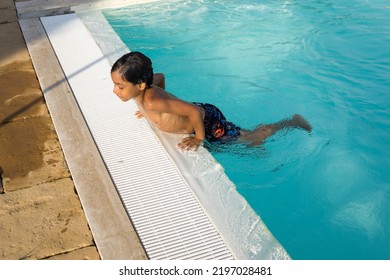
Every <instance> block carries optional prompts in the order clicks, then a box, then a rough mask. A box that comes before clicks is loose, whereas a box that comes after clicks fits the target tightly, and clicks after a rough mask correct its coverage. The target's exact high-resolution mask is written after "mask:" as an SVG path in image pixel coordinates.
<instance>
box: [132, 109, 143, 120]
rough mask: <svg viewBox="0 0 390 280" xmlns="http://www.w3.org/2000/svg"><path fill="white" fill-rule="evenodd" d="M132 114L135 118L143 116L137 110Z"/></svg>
mask: <svg viewBox="0 0 390 280" xmlns="http://www.w3.org/2000/svg"><path fill="white" fill-rule="evenodd" d="M134 116H135V117H136V118H137V119H140V118H143V116H144V115H142V113H141V112H140V111H137V112H135V113H134Z"/></svg>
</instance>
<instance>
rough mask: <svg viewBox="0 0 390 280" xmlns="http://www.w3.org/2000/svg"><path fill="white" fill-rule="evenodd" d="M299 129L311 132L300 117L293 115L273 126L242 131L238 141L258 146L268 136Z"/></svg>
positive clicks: (267, 125) (262, 126) (266, 125)
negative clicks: (282, 130) (287, 129)
mask: <svg viewBox="0 0 390 280" xmlns="http://www.w3.org/2000/svg"><path fill="white" fill-rule="evenodd" d="M289 127H291V128H301V129H304V130H306V131H307V132H311V129H312V128H311V125H310V124H309V123H308V122H307V120H306V119H305V118H304V117H302V116H301V115H298V114H296V115H294V116H293V117H292V118H291V119H286V120H282V121H279V122H277V123H274V124H265V125H260V126H258V127H256V128H255V129H254V130H252V131H250V130H243V131H242V134H241V136H240V138H239V141H244V142H249V143H250V144H251V145H260V144H262V143H263V142H264V141H265V139H267V138H268V137H269V136H271V135H273V134H275V133H276V132H277V131H279V130H281V129H284V128H289Z"/></svg>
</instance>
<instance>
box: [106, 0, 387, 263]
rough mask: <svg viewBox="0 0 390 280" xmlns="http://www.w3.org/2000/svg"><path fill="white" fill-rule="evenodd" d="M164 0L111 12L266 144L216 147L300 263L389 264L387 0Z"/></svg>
mask: <svg viewBox="0 0 390 280" xmlns="http://www.w3.org/2000/svg"><path fill="white" fill-rule="evenodd" d="M259 2H260V1H254V0H244V1H222V0H214V1H211V0H210V1H206V0H204V1H200V0H194V1H180V0H178V1H162V2H159V3H158V4H157V3H153V4H144V5H135V6H129V7H128V8H124V9H117V10H108V11H105V12H104V14H105V16H106V17H107V19H108V21H109V22H110V24H111V25H112V26H113V28H114V29H115V30H116V32H117V33H118V34H119V36H120V37H121V38H122V40H123V41H124V42H125V43H126V45H127V46H128V47H129V48H130V49H131V50H138V51H141V52H144V53H146V54H147V55H148V56H149V57H151V59H152V61H153V63H154V69H155V71H156V72H159V71H161V72H164V73H165V74H166V77H167V89H168V90H169V91H171V92H172V93H174V94H175V95H177V96H179V97H181V98H183V99H185V100H188V101H199V102H209V103H213V104H215V105H217V106H218V107H219V108H220V109H221V110H222V111H223V112H224V115H225V116H226V117H227V118H228V119H229V120H231V121H233V122H234V123H236V124H237V125H239V126H241V127H243V128H248V129H251V128H253V127H255V126H256V125H258V124H260V123H272V122H276V121H279V120H280V119H283V118H287V117H290V116H291V115H292V114H295V113H300V114H302V115H304V116H305V117H306V118H307V119H308V120H309V121H310V122H311V124H312V126H313V128H314V129H313V132H312V133H311V134H310V135H309V134H308V133H306V132H305V131H302V130H290V131H281V132H278V133H277V134H276V135H274V136H272V137H271V138H269V139H268V140H267V142H266V143H265V144H264V145H263V146H259V147H253V148H247V147H246V146H245V145H239V144H229V145H225V146H216V145H213V144H210V145H209V146H208V149H209V150H210V151H211V152H212V153H213V155H214V156H215V158H216V159H217V160H218V162H219V163H220V164H221V166H223V168H224V169H225V172H226V173H227V175H228V176H229V178H230V179H231V180H232V181H233V182H234V183H235V185H236V186H237V190H238V191H239V192H240V193H241V194H242V195H243V196H244V197H245V198H246V199H247V200H248V202H249V203H250V205H251V206H252V207H253V208H254V209H255V210H256V212H257V213H258V214H259V215H260V216H261V218H262V219H263V220H264V221H265V223H266V224H267V226H268V227H269V229H270V230H271V232H272V233H273V234H274V235H275V237H276V238H277V239H278V240H279V242H280V243H281V244H282V245H283V246H284V247H285V248H286V250H287V251H288V252H289V254H290V255H291V257H292V258H295V259H390V249H389V246H388V244H389V243H390V224H389V223H388V221H389V218H390V214H389V213H390V203H389V202H390V184H389V182H390V173H389V170H390V164H389V160H388V158H390V149H389V143H390V139H389V138H390V135H389V133H388V132H389V131H390V110H389V109H388V108H390V95H389V93H390V76H389V73H390V51H389V48H388V46H389V45H390V9H388V8H386V6H388V4H386V1H384V0H376V1H365V0H355V1H343V0H338V1H336V0H332V1H314V0H313V1H303V2H302V1H301V2H299V1H298V2H297V1H261V3H259Z"/></svg>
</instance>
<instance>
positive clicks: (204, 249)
mask: <svg viewBox="0 0 390 280" xmlns="http://www.w3.org/2000/svg"><path fill="white" fill-rule="evenodd" d="M41 21H42V23H43V25H44V27H45V30H46V33H47V35H48V37H49V40H50V42H51V44H52V46H53V48H54V50H55V52H56V54H57V57H58V60H59V61H60V63H61V66H62V69H63V71H64V73H65V74H66V77H67V79H68V82H69V84H70V85H71V88H72V91H73V93H74V95H75V97H76V99H77V102H78V105H79V107H80V109H81V112H82V113H83V116H84V118H85V120H86V123H87V124H88V127H89V129H90V131H91V134H92V136H93V138H94V140H95V143H96V145H97V147H98V149H99V151H100V153H101V155H102V158H103V160H104V161H105V164H106V167H107V169H108V171H109V172H110V174H111V177H112V179H113V182H114V183H115V186H116V188H117V190H118V192H119V194H120V196H121V198H122V202H123V204H124V206H125V208H126V209H127V211H128V213H129V216H130V218H131V220H132V222H133V224H134V227H135V228H136V230H137V232H138V235H139V237H140V239H141V241H142V243H143V245H144V248H145V250H146V252H147V254H148V256H149V257H150V258H151V259H197V258H201V259H233V255H232V253H231V251H230V250H229V248H228V247H227V246H226V244H225V243H224V241H223V239H222V238H221V235H220V234H219V233H218V231H217V230H216V228H215V227H214V225H213V224H212V223H211V221H210V219H209V218H208V216H207V215H206V213H205V212H204V210H203V208H202V207H201V206H200V204H199V202H198V201H197V199H196V196H195V195H194V194H193V192H192V191H191V188H190V187H189V186H188V184H187V182H186V181H185V180H184V179H183V177H182V175H181V174H180V172H179V171H178V169H177V167H176V166H175V165H174V164H173V162H172V161H171V160H170V158H169V157H168V155H167V153H166V151H165V150H164V148H163V147H162V146H161V143H160V142H159V141H158V139H157V138H156V135H155V134H154V133H153V131H152V130H151V128H150V126H149V125H148V123H147V122H146V121H145V120H141V121H140V120H137V119H136V118H130V117H129V116H130V115H133V114H134V112H135V111H136V109H137V108H136V106H135V103H134V102H133V101H131V102H127V103H123V102H121V101H120V100H119V99H118V98H117V97H116V96H114V94H113V93H112V82H111V79H110V75H109V72H110V65H109V63H108V60H107V59H106V58H105V57H104V55H103V54H102V52H101V50H100V49H99V47H98V46H97V45H96V43H95V41H94V39H93V38H92V36H91V35H90V33H89V32H88V30H87V29H86V28H85V26H84V25H83V23H82V21H81V20H80V19H79V18H78V17H77V16H76V15H75V14H69V15H62V16H53V17H45V18H41ZM162 167H163V168H162ZM70 171H71V172H72V169H71V170H70ZM75 183H76V182H75ZM96 187H99V186H96ZM113 219H115V217H113Z"/></svg>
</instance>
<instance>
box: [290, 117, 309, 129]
mask: <svg viewBox="0 0 390 280" xmlns="http://www.w3.org/2000/svg"><path fill="white" fill-rule="evenodd" d="M291 124H292V125H293V126H295V127H299V128H302V129H304V130H306V131H307V132H309V133H310V132H311V129H312V127H311V125H310V124H309V122H308V121H307V120H306V119H305V118H304V117H302V116H301V115H299V114H295V115H294V116H293V117H292V118H291Z"/></svg>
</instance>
